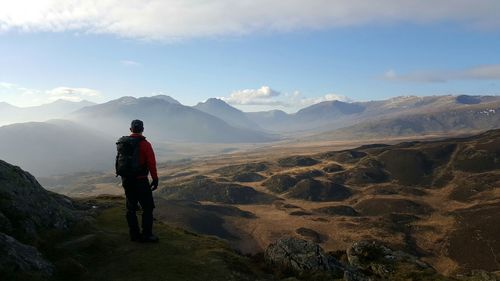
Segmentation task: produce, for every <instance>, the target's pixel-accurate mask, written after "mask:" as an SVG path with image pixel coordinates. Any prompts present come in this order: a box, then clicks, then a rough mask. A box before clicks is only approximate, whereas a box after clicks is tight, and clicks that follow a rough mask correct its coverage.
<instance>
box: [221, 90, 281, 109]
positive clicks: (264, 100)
mask: <svg viewBox="0 0 500 281" xmlns="http://www.w3.org/2000/svg"><path fill="white" fill-rule="evenodd" d="M280 94H281V93H280V92H278V91H275V90H273V89H271V88H270V87H268V86H262V87H260V88H259V89H244V90H238V91H234V92H232V93H231V95H229V97H221V99H222V100H224V101H225V102H227V103H229V104H233V105H283V103H282V102H281V101H279V100H276V99H274V98H275V97H278V96H279V95H280Z"/></svg>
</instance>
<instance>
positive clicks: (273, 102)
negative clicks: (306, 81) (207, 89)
mask: <svg viewBox="0 0 500 281" xmlns="http://www.w3.org/2000/svg"><path fill="white" fill-rule="evenodd" d="M220 99H222V100H224V101H225V102H227V103H229V104H231V105H234V106H237V107H240V106H242V107H246V108H250V107H252V108H253V109H256V110H259V107H260V109H262V110H264V109H266V110H267V109H274V108H275V107H280V108H281V109H283V110H286V111H289V112H291V111H294V110H298V109H300V108H303V107H306V106H310V105H313V104H316V103H320V102H324V101H332V100H339V101H344V102H352V101H353V100H352V99H350V98H348V97H346V96H343V95H338V94H334V93H330V94H326V95H324V96H320V97H304V96H303V95H302V94H301V93H300V92H299V91H294V92H292V93H284V94H281V92H278V91H276V90H273V89H271V88H270V87H268V86H262V87H260V88H259V89H245V90H238V91H235V92H233V93H231V95H230V96H229V97H220Z"/></svg>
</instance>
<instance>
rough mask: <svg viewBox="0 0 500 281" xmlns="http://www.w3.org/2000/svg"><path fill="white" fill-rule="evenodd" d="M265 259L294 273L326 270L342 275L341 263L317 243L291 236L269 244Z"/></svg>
mask: <svg viewBox="0 0 500 281" xmlns="http://www.w3.org/2000/svg"><path fill="white" fill-rule="evenodd" d="M264 257H265V259H266V261H267V262H268V263H269V264H270V265H273V266H277V267H278V268H280V269H283V270H290V271H293V272H296V273H303V272H317V271H326V272H331V273H332V274H334V275H337V276H338V275H342V274H343V270H342V267H341V265H340V264H339V263H338V262H337V260H335V259H334V258H332V257H329V256H328V255H327V254H326V253H325V251H324V250H323V249H322V248H321V247H320V246H319V245H317V244H315V243H313V242H310V241H306V240H302V239H298V238H293V237H284V238H281V239H279V240H278V241H276V242H274V243H272V244H271V245H269V246H268V247H267V249H266V251H265V253H264Z"/></svg>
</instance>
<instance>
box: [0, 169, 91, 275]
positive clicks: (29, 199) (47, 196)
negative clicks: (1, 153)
mask: <svg viewBox="0 0 500 281" xmlns="http://www.w3.org/2000/svg"><path fill="white" fill-rule="evenodd" d="M80 217H81V215H80V213H79V211H77V210H76V208H75V206H73V202H72V201H71V200H70V199H69V198H67V197H64V196H61V195H57V194H54V193H52V192H49V191H47V190H45V189H44V188H43V187H42V186H41V185H40V184H39V183H38V182H37V181H36V179H35V178H34V177H33V176H32V175H30V174H29V173H27V172H25V171H23V170H22V169H21V168H19V167H16V166H13V165H10V164H8V163H7V162H4V161H1V160H0V252H1V255H0V276H2V277H3V276H6V277H9V276H15V277H16V278H17V280H24V279H29V278H32V277H33V276H35V277H37V278H38V277H39V278H44V277H43V276H50V275H52V274H53V272H54V267H53V265H52V264H51V263H50V262H49V261H47V260H46V259H45V258H44V257H43V256H42V254H41V253H40V252H39V251H38V250H37V248H35V247H33V246H30V245H29V244H33V245H36V244H37V243H38V242H40V241H41V240H42V238H40V234H42V233H44V232H47V231H48V230H66V229H68V228H69V227H71V226H72V225H73V224H74V223H76V222H77V221H78V219H79V218H80ZM23 278H24V279H23ZM2 280H3V279H2ZM6 280H9V279H6ZM11 280H13V279H11ZM30 280H31V279H30Z"/></svg>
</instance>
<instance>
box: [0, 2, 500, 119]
mask: <svg viewBox="0 0 500 281" xmlns="http://www.w3.org/2000/svg"><path fill="white" fill-rule="evenodd" d="M217 1H219V2H221V3H222V2H224V0H217ZM217 1H214V2H217ZM42 2H43V1H42ZM125 2H127V1H125ZM132 2H133V1H132ZM152 2H154V1H152ZM167 2H168V1H167ZM172 2H176V3H177V5H179V7H184V6H182V5H184V4H183V1H182V0H176V1H172ZM184 2H185V1H184ZM257 2H259V1H257ZM269 2H273V1H269ZM293 2H296V5H297V9H298V10H297V11H291V12H290V13H291V15H293V16H295V15H300V16H297V19H296V20H294V21H292V22H293V25H292V24H291V23H290V24H289V23H288V21H287V19H286V18H285V19H281V18H280V17H279V16H276V18H275V17H272V16H274V14H273V13H271V14H272V15H270V16H269V17H270V19H267V18H266V19H265V20H262V21H263V22H262V23H260V22H258V21H257V23H255V26H256V27H253V25H252V26H251V27H246V26H243V27H240V29H241V30H236V31H235V30H233V29H232V27H233V26H239V25H238V23H241V22H239V18H235V19H233V21H229V22H227V23H226V22H222V23H219V22H217V21H216V20H214V21H215V23H214V26H215V27H213V28H212V27H211V29H209V30H208V31H207V30H206V29H205V28H200V27H199V26H198V25H195V24H193V23H192V22H183V21H179V22H173V23H172V24H179V25H182V24H184V26H180V27H178V28H177V29H175V28H174V29H167V30H163V29H158V28H159V27H163V26H164V25H165V24H169V22H162V21H163V20H162V17H158V19H157V20H156V21H152V22H145V23H142V22H141V25H140V26H137V24H136V23H135V21H132V22H131V23H129V22H128V18H127V19H125V17H124V16H121V15H120V14H117V15H116V17H117V19H118V20H116V19H114V20H115V21H118V22H120V23H123V24H124V26H125V27H124V28H122V29H123V30H122V29H120V28H115V27H113V28H111V27H107V28H108V29H105V30H98V31H95V28H96V26H97V25H96V26H92V24H89V23H84V24H80V22H81V21H82V20H81V19H80V18H78V19H75V20H73V21H71V19H69V20H67V19H66V18H64V20H59V21H57V22H56V23H54V24H52V25H49V26H48V27H44V26H43V25H42V23H41V22H37V16H36V15H32V16H30V15H25V14H22V15H21V14H16V10H15V8H16V7H0V8H4V9H5V8H9V9H11V10H12V13H11V14H7V13H6V14H4V15H2V12H0V54H1V56H0V101H6V102H9V103H12V104H15V105H19V106H28V105H36V104H41V103H47V102H50V101H53V100H55V99H58V98H64V99H70V100H79V99H82V98H84V99H88V100H91V101H95V102H104V101H107V100H111V99H115V98H118V97H121V96H125V95H131V96H151V95H154V94H167V95H170V96H172V97H174V98H176V99H178V100H179V101H180V102H182V103H184V104H187V105H194V104H196V103H197V102H199V101H204V100H206V99H207V98H210V97H221V98H224V99H225V100H226V101H227V102H229V103H231V104H233V105H234V106H236V107H238V108H240V109H243V110H246V111H254V110H266V109H272V108H278V109H283V110H286V111H289V112H293V111H295V110H297V109H298V108H301V107H304V106H307V105H309V104H312V103H314V102H318V101H322V100H328V99H342V100H355V101H357V100H377V99H385V98H389V97H394V96H400V95H436V94H490V95H498V94H500V23H497V22H496V21H495V19H494V15H495V13H493V15H492V16H491V17H492V18H491V21H486V20H485V22H478V19H477V18H479V16H481V17H482V18H484V17H488V15H489V14H488V13H487V12H488V11H487V10H488V8H487V7H486V8H485V9H484V10H480V11H471V13H473V14H472V15H468V16H466V17H463V16H462V13H463V12H466V11H467V8H468V7H463V10H458V11H456V13H457V14H458V15H457V16H456V17H455V15H454V14H453V13H451V14H449V13H446V14H443V15H441V17H442V18H440V16H439V15H434V14H431V15H426V14H425V13H426V12H425V11H426V10H425V7H423V8H422V11H423V12H421V14H422V15H420V16H419V15H418V13H419V10H418V8H416V11H415V13H416V14H417V15H416V16H415V19H411V18H410V20H400V19H398V18H397V17H396V18H394V19H391V18H390V16H389V19H386V18H384V16H385V14H382V15H377V14H375V15H365V16H367V17H370V16H371V17H373V19H371V20H370V21H369V22H363V21H361V22H354V23H350V22H349V21H347V20H345V18H349V17H348V16H349V13H352V16H356V15H357V14H356V13H357V12H356V10H354V12H353V11H351V9H356V7H354V8H351V7H347V8H349V9H347V8H346V9H347V12H346V13H347V15H343V14H342V15H341V16H339V15H337V14H335V13H333V12H332V13H333V14H326V15H322V14H321V16H324V17H325V19H323V20H320V21H319V22H313V23H311V21H313V20H311V19H314V20H316V18H317V17H318V16H317V14H315V13H318V11H316V10H315V9H320V10H321V5H319V6H318V7H316V8H314V7H312V8H311V7H309V6H310V4H307V3H308V2H307V1H293ZM312 2H314V0H313V1H312ZM320 2H322V1H318V3H320ZM333 2H335V1H333ZM336 2H339V3H338V5H341V4H342V3H344V4H345V3H346V2H343V1H336ZM382 2H386V5H390V4H391V3H396V2H394V1H393V2H391V1H388V0H386V1H382ZM407 2H412V1H407ZM438 2H447V1H438ZM448 2H449V1H448ZM460 2H461V1H460ZM483 2H487V3H485V4H490V5H495V4H491V3H494V2H491V1H486V0H485V1H483ZM263 3H264V2H263ZM309 3H311V2H309ZM325 3H326V2H325ZM153 4H154V3H153ZM118 5H119V4H118ZM125 5H126V4H125ZM200 5H201V4H200ZM276 5H278V4H276ZM159 7H160V6H159ZM304 7H308V8H310V10H311V11H310V12H309V13H311V15H309V14H307V13H305V12H304V15H302V14H300V13H302V10H304ZM336 7H337V6H333V8H336ZM38 8H39V9H40V13H41V14H43V12H44V10H43V9H44V7H38ZM301 8H302V9H301ZM333 8H332V11H333ZM429 8H430V7H429ZM490 8H492V9H494V8H498V9H497V11H500V6H498V5H495V6H492V7H490ZM9 9H7V10H9ZM82 9H83V8H82ZM179 9H181V8H179ZM217 9H218V7H214V8H213V10H210V9H208V8H207V9H204V10H203V12H205V13H207V14H208V15H206V17H207V18H206V19H198V18H197V21H196V22H195V23H198V21H201V25H200V26H202V27H204V26H210V24H212V22H211V20H212V19H213V17H212V16H211V13H215V15H216V16H220V15H219V13H221V11H219V10H217ZM256 9H257V8H256ZM398 9H400V11H403V12H404V11H406V8H404V7H403V8H401V7H400V8H398ZM306 10H307V9H306ZM361 10H363V9H361ZM84 11H86V10H84ZM180 11H184V10H182V9H181V10H180ZM190 11H191V10H190ZM259 11H260V10H257V12H259ZM257 12H255V13H257ZM151 13H153V12H151ZM186 13H187V15H188V16H189V12H186ZM259 13H262V12H261V11H260V12H259ZM474 13H475V14H474ZM485 13H486V14H485ZM80 14H81V13H79V15H80ZM278 14H279V13H278ZM476 14H477V18H475V17H474V15H476ZM223 15H224V14H223ZM363 15H364V14H363ZM309 16H310V17H309ZM16 17H19V20H18V19H17V18H16ZM103 17H104V16H100V17H99V19H101V18H103ZM122 17H123V19H122ZM428 17H429V18H428ZM13 18H14V19H15V20H13ZM342 20H343V21H342ZM301 21H303V23H301ZM337 21H339V22H341V23H336V22H337ZM344 21H346V22H344ZM84 22H85V21H84ZM283 22H284V23H286V25H285V24H283ZM295 22H298V23H295ZM76 23H78V24H79V25H78V24H77V25H76V27H75V24H76ZM269 25H270V26H273V27H272V28H268V27H267V26H269ZM111 26H112V25H111ZM193 26H194V27H193ZM157 29H158V30H157ZM151 30H152V31H151ZM155 30H156V31H155Z"/></svg>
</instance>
